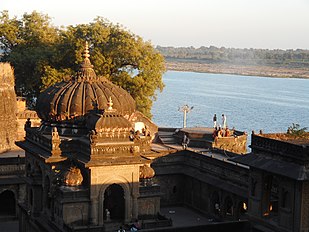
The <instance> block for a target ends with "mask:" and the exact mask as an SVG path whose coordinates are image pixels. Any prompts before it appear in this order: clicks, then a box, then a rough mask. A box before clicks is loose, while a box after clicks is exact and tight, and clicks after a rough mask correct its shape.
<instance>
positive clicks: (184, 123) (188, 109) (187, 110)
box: [178, 105, 193, 128]
mask: <svg viewBox="0 0 309 232" xmlns="http://www.w3.org/2000/svg"><path fill="white" fill-rule="evenodd" d="M192 109H193V106H191V107H190V106H188V105H184V106H182V107H179V109H178V111H180V112H183V128H185V127H186V126H187V113H189V112H191V110H192Z"/></svg>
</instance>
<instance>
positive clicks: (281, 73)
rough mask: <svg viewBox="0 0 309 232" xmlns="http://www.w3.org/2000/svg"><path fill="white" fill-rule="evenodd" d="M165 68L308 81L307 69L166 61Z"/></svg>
mask: <svg viewBox="0 0 309 232" xmlns="http://www.w3.org/2000/svg"><path fill="white" fill-rule="evenodd" d="M166 68H167V70H170V71H183V72H199V73H218V74H219V73H221V74H233V75H242V76H261V77H275V78H301V79H309V67H308V68H287V67H273V66H260V65H237V64H224V63H198V62H185V61H166Z"/></svg>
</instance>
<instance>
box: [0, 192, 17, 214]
mask: <svg viewBox="0 0 309 232" xmlns="http://www.w3.org/2000/svg"><path fill="white" fill-rule="evenodd" d="M0 205H1V207H0V216H16V200H15V195H14V193H13V192H12V191H10V190H5V191H3V192H2V193H1V194H0Z"/></svg>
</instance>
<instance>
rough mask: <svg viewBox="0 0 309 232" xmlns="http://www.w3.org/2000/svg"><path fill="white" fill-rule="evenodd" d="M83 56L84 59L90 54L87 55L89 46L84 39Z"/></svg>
mask: <svg viewBox="0 0 309 232" xmlns="http://www.w3.org/2000/svg"><path fill="white" fill-rule="evenodd" d="M83 57H84V59H85V60H86V59H89V57H90V55H89V46H88V42H87V41H86V42H85V50H84V53H83Z"/></svg>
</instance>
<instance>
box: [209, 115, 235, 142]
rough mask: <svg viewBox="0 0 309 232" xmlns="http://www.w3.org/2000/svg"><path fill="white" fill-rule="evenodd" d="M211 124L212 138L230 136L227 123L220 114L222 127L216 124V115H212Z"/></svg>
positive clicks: (224, 116) (224, 117)
mask: <svg viewBox="0 0 309 232" xmlns="http://www.w3.org/2000/svg"><path fill="white" fill-rule="evenodd" d="M213 123H214V133H213V137H214V138H216V137H218V138H221V137H229V136H230V135H231V131H230V130H229V128H228V126H227V123H226V115H225V114H222V127H221V125H220V124H218V123H217V115H216V114H214V117H213Z"/></svg>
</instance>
